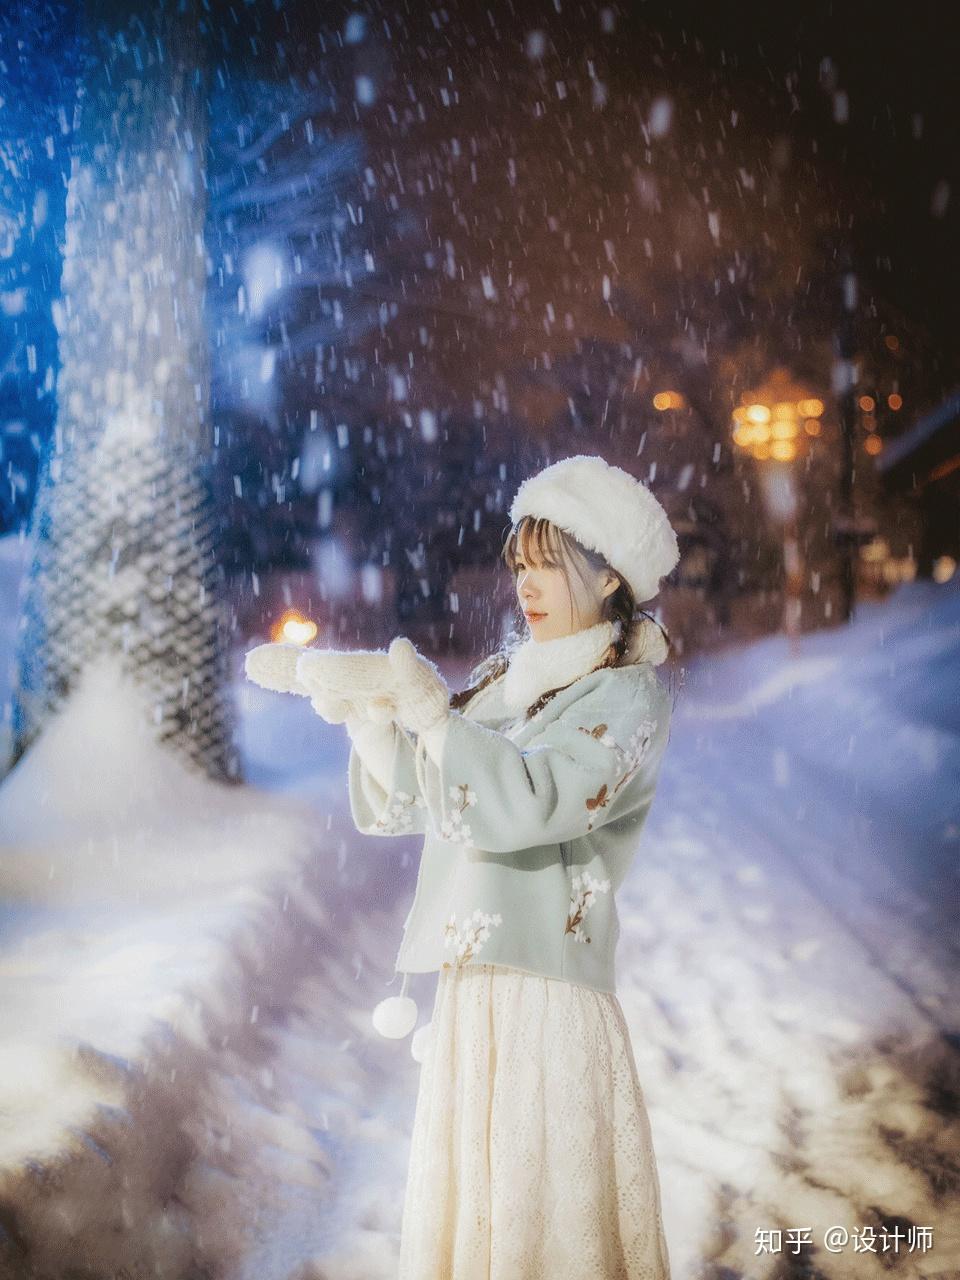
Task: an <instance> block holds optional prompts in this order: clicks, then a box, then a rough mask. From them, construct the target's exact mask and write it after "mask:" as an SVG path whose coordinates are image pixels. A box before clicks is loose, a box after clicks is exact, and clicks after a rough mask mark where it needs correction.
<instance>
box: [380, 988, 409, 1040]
mask: <svg viewBox="0 0 960 1280" xmlns="http://www.w3.org/2000/svg"><path fill="white" fill-rule="evenodd" d="M372 1017H373V1025H374V1028H375V1029H376V1030H377V1031H379V1032H380V1034H381V1035H382V1036H386V1037H387V1038H388V1039H389V1040H402V1039H403V1037H404V1036H408V1035H409V1034H410V1032H411V1031H412V1030H413V1028H414V1027H415V1026H416V1025H417V1003H416V1001H415V1000H411V999H410V997H409V996H387V998H386V1000H381V1001H380V1003H379V1004H378V1005H377V1007H376V1008H375V1009H374V1011H373V1015H372Z"/></svg>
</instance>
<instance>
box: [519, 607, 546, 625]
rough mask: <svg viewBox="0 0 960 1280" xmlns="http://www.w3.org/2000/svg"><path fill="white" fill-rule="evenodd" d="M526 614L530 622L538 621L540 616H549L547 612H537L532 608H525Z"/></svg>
mask: <svg viewBox="0 0 960 1280" xmlns="http://www.w3.org/2000/svg"><path fill="white" fill-rule="evenodd" d="M524 614H525V615H526V618H527V621H528V622H536V621H537V619H538V618H545V617H546V616H547V615H546V614H545V613H536V612H535V611H534V610H532V609H524Z"/></svg>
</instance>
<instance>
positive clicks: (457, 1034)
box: [398, 964, 670, 1280]
mask: <svg viewBox="0 0 960 1280" xmlns="http://www.w3.org/2000/svg"><path fill="white" fill-rule="evenodd" d="M432 1021H433V1026H432V1033H433V1034H432V1044H431V1047H430V1049H429V1051H428V1052H427V1054H426V1057H425V1059H424V1062H423V1064H422V1066H421V1068H420V1088H419V1093H418V1096H417V1106H416V1114H415V1118H414V1124H413V1136H412V1144H411V1151H410V1165H409V1173H408V1178H407V1188H406V1196H405V1200H404V1206H403V1221H402V1228H401V1243H400V1270H399V1273H398V1280H669V1275H670V1265H669V1259H668V1256H667V1247H666V1241H665V1239H664V1236H663V1227H662V1221H661V1216H660V1214H661V1210H660V1184H659V1178H658V1175H657V1168H656V1161H655V1157H654V1151H653V1145H652V1142H651V1136H650V1125H649V1122H648V1119H647V1112H646V1107H645V1105H644V1100H643V1093H642V1090H641V1087H640V1082H639V1080H638V1078H637V1069H636V1063H635V1060H634V1056H633V1049H632V1047H631V1044H630V1034H629V1031H628V1029H627V1025H626V1022H625V1020H624V1016H623V1010H622V1009H621V1007H620V1002H619V1000H618V999H617V997H616V996H614V995H610V994H607V993H605V992H601V991H594V990H593V989H592V988H589V987H582V986H575V985H573V984H571V983H568V982H562V981H559V980H557V979H553V978H544V977H540V976H538V975H536V974H530V973H524V972H521V971H520V970H517V969H509V968H506V967H502V966H496V965H483V964H470V965H464V966H461V967H459V968H458V967H453V968H449V969H441V970H440V976H439V979H438V983H437V993H436V999H435V1003H434V1010H433V1019H432Z"/></svg>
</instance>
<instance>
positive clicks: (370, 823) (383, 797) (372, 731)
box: [346, 717, 426, 836]
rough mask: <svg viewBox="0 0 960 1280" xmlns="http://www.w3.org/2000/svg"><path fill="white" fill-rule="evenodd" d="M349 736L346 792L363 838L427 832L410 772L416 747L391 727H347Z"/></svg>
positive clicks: (353, 722) (363, 722) (360, 721)
mask: <svg viewBox="0 0 960 1280" xmlns="http://www.w3.org/2000/svg"><path fill="white" fill-rule="evenodd" d="M346 726H347V732H348V733H349V734H350V762H349V764H348V766H347V786H348V792H349V798H350V813H351V817H352V818H353V822H354V825H355V826H356V828H357V830H358V831H360V832H362V833H363V834H364V835H374V836H395V835H409V834H413V833H417V832H419V833H421V834H423V833H424V832H425V831H426V809H425V806H424V802H423V797H422V796H421V794H420V787H419V783H418V781H417V775H416V769H415V766H414V746H413V743H412V742H411V740H410V738H409V736H408V735H407V734H406V733H405V732H404V730H403V729H401V727H400V726H399V725H398V724H397V723H396V722H395V721H390V722H389V723H388V724H376V723H374V722H373V721H371V720H367V719H365V718H361V717H350V718H349V719H348V720H347V721H346Z"/></svg>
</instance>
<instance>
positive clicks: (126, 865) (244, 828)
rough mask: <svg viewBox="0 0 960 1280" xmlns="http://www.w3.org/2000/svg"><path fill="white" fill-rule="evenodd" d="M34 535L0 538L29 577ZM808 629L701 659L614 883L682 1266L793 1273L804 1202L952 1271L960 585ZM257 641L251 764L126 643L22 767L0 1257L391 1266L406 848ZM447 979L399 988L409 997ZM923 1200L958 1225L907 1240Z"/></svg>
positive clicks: (405, 1104) (403, 1112)
mask: <svg viewBox="0 0 960 1280" xmlns="http://www.w3.org/2000/svg"><path fill="white" fill-rule="evenodd" d="M21 561H22V556H21V551H20V548H18V547H17V545H16V543H15V540H14V539H10V538H8V539H3V540H0V597H2V598H3V599H4V600H10V599H12V598H13V596H14V595H15V591H16V582H17V576H18V574H19V572H20V568H21ZM7 625H9V624H7ZM12 640H13V637H12V632H10V631H8V632H6V633H5V634H0V662H2V664H3V667H4V669H6V667H7V656H8V654H9V652H10V649H11V646H12ZM801 647H802V653H801V656H800V657H799V658H797V659H791V658H790V657H789V655H788V653H787V650H786V646H785V643H784V642H783V641H782V640H781V639H780V638H779V637H773V638H770V639H767V640H764V641H762V642H759V643H754V644H751V645H749V646H745V647H742V648H739V649H736V650H732V651H730V652H728V653H726V654H724V655H721V656H711V657H709V658H703V659H699V660H696V661H693V662H691V663H689V664H687V666H686V670H685V673H684V675H685V679H684V685H683V687H682V689H681V691H680V695H679V699H678V702H677V707H676V712H675V719H674V725H673V730H672V736H671V743H670V747H669V749H668V752H667V758H666V763H665V765H664V771H663V774H662V779H661V786H660V791H659V793H658V796H657V800H656V802H655V804H654V807H653V809H652V811H651V815H650V819H649V822H648V825H647V827H646V830H645V832H644V835H643V839H642V842H641V845H640V849H639V851H638V855H637V859H636V863H635V866H634V869H633V872H632V874H631V876H630V878H629V879H628V881H627V883H626V884H625V885H624V886H623V889H622V890H621V894H620V896H619V899H618V901H619V906H620V914H621V927H622V933H621V942H620V951H619V963H618V972H619V979H618V980H619V994H620V1000H621V1003H622V1004H623V1007H624V1011H625V1014H626V1016H627V1020H628V1022H629V1025H630V1028H631V1034H632V1038H633V1044H634V1050H635V1054H636V1058H637V1064H638V1069H639V1072H640V1077H641V1081H642V1083H643V1087H644V1093H645V1096H646V1099H647V1106H648V1110H649V1113H650V1119H651V1125H652V1128H653V1134H654V1142H655V1145H656V1149H657V1154H658V1161H659V1166H660V1175H661V1183H662V1189H663V1202H664V1212H665V1224H666V1231H667V1236H668V1240H669V1243H670V1249H671V1257H672V1262H673V1271H674V1277H675V1280H685V1278H686V1277H691V1278H692V1277H694V1276H697V1275H699V1274H709V1275H710V1276H712V1277H717V1278H719V1277H721V1276H722V1277H729V1280H733V1278H734V1277H738V1276H749V1277H751V1280H753V1278H754V1277H756V1278H757V1280H761V1278H763V1277H768V1276H770V1277H772V1276H774V1275H776V1276H777V1277H783V1276H787V1275H792V1274H796V1275H799V1274H801V1268H800V1263H801V1261H805V1259H806V1258H807V1256H808V1255H809V1249H805V1250H804V1258H803V1259H798V1258H796V1257H794V1256H793V1254H792V1251H791V1250H792V1246H791V1244H790V1242H789V1239H788V1230H789V1229H790V1228H811V1229H812V1237H813V1240H814V1241H815V1242H816V1245H817V1247H816V1251H815V1253H814V1254H813V1256H812V1264H813V1267H812V1268H810V1269H807V1270H805V1271H803V1272H802V1273H803V1274H805V1275H815V1274H818V1275H821V1276H826V1277H837V1278H838V1280H840V1278H844V1280H845V1278H846V1277H875V1276H876V1277H879V1276H880V1275H886V1274H887V1273H888V1272H889V1271H890V1270H893V1271H894V1273H895V1274H898V1275H902V1276H927V1277H940V1280H945V1278H946V1277H948V1276H949V1277H956V1276H958V1275H960V1222H958V1217H960V1215H958V1214H957V1212H956V1205H957V1201H958V1192H960V1159H958V1156H957V1151H958V1149H960V1142H958V1130H960V1125H958V1120H957V1116H958V1114H960V1109H958V1104H960V1016H958V1015H960V1009H958V995H957V984H956V974H957V968H958V965H957V960H958V949H960V943H958V933H957V922H958V917H960V910H958V899H960V893H958V890H960V874H958V871H960V858H958V855H960V799H958V796H960V787H958V785H957V784H958V781H960V698H958V693H960V584H958V583H957V582H956V581H954V582H953V583H949V584H946V585H944V586H934V585H932V584H921V583H915V584H909V585H906V586H904V587H901V588H900V589H899V590H898V592H897V593H896V594H895V595H894V596H893V597H891V598H890V599H889V600H887V601H886V602H884V603H883V604H880V605H869V606H863V607H862V608H861V609H860V611H859V613H858V617H857V620H856V622H855V623H854V625H853V626H851V627H850V628H846V629H842V630H840V629H838V630H833V631H830V632H822V633H819V634H817V635H810V636H805V637H803V641H802V646H801ZM239 656H240V655H239V654H238V655H237V657H238V666H237V670H238V680H237V687H236V705H237V710H238V716H239V723H240V732H241V745H242V751H243V757H244V761H245V768H246V773H247V778H248V785H247V786H244V787H234V788H231V787H221V786H216V785H214V784H211V783H205V782H202V781H198V780H197V779H196V778H194V777H193V776H192V775H189V774H187V773H186V772H183V771H182V770H181V769H180V766H179V765H178V763H177V762H176V761H175V760H174V759H172V758H171V757H169V755H168V753H167V752H166V751H164V750H162V749H160V748H158V747H157V746H155V745H153V744H152V742H151V741H150V739H149V736H148V735H146V734H144V732H143V729H142V725H143V723H144V720H143V719H142V712H141V711H140V709H139V707H138V705H137V700H136V695H135V694H134V692H133V691H132V690H127V689H126V688H125V687H124V685H123V683H122V682H121V681H119V680H118V678H117V676H116V673H114V672H112V671H111V670H110V668H109V666H106V667H104V668H103V669H102V670H100V671H96V670H94V671H91V672H90V673H89V676H90V678H89V680H88V682H87V684H86V686H85V687H84V688H82V689H80V690H78V693H77V696H76V697H75V698H74V699H73V700H72V701H71V703H70V704H69V706H68V708H67V709H66V710H65V712H64V714H62V715H61V716H60V717H59V719H58V720H57V721H56V722H55V723H53V724H51V725H50V727H49V731H48V732H47V733H46V734H45V735H44V737H43V738H42V739H41V741H40V742H39V743H38V744H37V745H36V747H35V749H34V750H33V751H32V752H31V753H30V754H29V755H28V756H27V757H26V758H25V759H24V760H23V761H21V763H20V764H19V765H18V766H17V768H16V769H15V770H14V771H13V772H12V773H11V774H10V775H9V777H8V778H7V779H6V780H5V781H4V782H3V783H2V784H0V1008H2V1010H3V1013H4V1017H3V1020H2V1026H0V1275H2V1276H6V1275H10V1276H21V1275H25V1274H29V1270H28V1263H29V1264H31V1265H32V1266H33V1267H35V1268H36V1269H37V1271H38V1273H41V1272H42V1273H43V1274H45V1275H49V1276H51V1277H53V1276H61V1275H63V1276H66V1275H67V1274H70V1273H71V1271H72V1273H73V1274H78V1273H80V1271H81V1270H82V1269H83V1268H86V1269H87V1270H86V1271H84V1274H90V1275H101V1274H103V1275H107V1274H109V1275H113V1274H119V1273H121V1270H122V1269H123V1268H126V1271H127V1273H129V1274H137V1275H139V1274H151V1275H156V1276H158V1277H182V1276H188V1275H190V1276H195V1275H202V1274H210V1275H212V1274H216V1275H218V1276H225V1277H231V1280H232V1278H236V1280H380V1278H381V1277H382V1278H383V1280H386V1278H387V1277H393V1276H394V1275H395V1273H396V1256H397V1247H398V1233H399V1223H400V1211H401V1206H402V1197H403V1187H404V1180H405V1173H406V1159H407V1154H408V1150H409V1132H410V1127H411V1125H412V1120H413V1110H414V1104H415V1099H416V1087H417V1076H418V1072H419V1066H418V1064H417V1063H416V1062H415V1061H414V1060H413V1058H412V1057H411V1055H410V1052H409V1048H408V1045H409V1041H408V1040H404V1041H399V1042H391V1041H386V1040H383V1039H382V1038H381V1037H379V1036H378V1035H377V1034H376V1033H375V1032H374V1031H373V1030H372V1028H371V1026H370V1021H369V1016H370V1010H371V1009H372V1007H373V1005H375V1004H376V1003H377V1001H378V1000H379V999H381V998H382V997H383V996H384V995H386V994H390V993H392V992H395V991H396V990H397V989H398V984H396V983H394V984H392V985H388V983H390V980H391V977H392V971H393V961H394V956H395V952H396V947H397V944H398V942H399V938H400V933H401V928H402V922H403V919H404V917H405V915H406V912H407V909H408V908H409V904H410V899H411V896H412V893H413V886H414V882H415V876H416V859H417V852H418V847H417V841H416V839H415V838H405V839H398V840H377V839H373V838H365V837H362V836H359V835H358V834H357V833H356V832H355V830H354V829H353V827H352V825H351V823H350V820H349V812H348V809H347V805H346V792H345V778H344V771H345V765H346V741H345V737H344V733H343V730H342V728H340V727H331V726H327V725H325V724H323V722H321V721H320V720H318V719H317V717H316V716H314V715H313V713H312V711H311V709H310V707H309V704H307V703H306V702H305V701H303V700H301V699H296V698H291V697H281V696H279V695H270V694H267V693H265V692H263V691H262V690H259V689H256V688H254V687H253V686H250V685H248V684H246V683H245V682H244V681H242V680H241V679H240V678H239V669H240V668H239ZM466 666H467V664H460V665H459V666H457V667H456V668H453V667H450V666H447V667H446V668H445V669H446V674H447V676H448V679H450V681H451V683H452V684H456V683H457V682H458V681H460V680H461V679H462V677H463V675H464V674H465V670H466ZM434 986H435V978H434V976H433V975H417V976H416V977H415V978H414V979H413V980H412V981H411V984H410V990H411V994H412V995H414V997H415V998H416V999H417V1002H418V1004H419V1006H420V1009H421V1022H425V1021H426V1020H427V1019H428V1018H429V1016H430V1003H431V1000H432V996H433V990H434ZM911 1224H912V1225H913V1226H914V1227H929V1228H931V1229H932V1235H933V1240H932V1246H930V1247H928V1248H927V1250H926V1251H921V1250H920V1249H918V1248H917V1247H916V1246H914V1248H913V1249H912V1250H910V1249H909V1248H908V1241H907V1240H906V1239H903V1238H901V1240H900V1242H899V1247H898V1249H897V1252H896V1254H894V1245H893V1242H892V1240H888V1241H887V1242H886V1245H887V1247H886V1250H885V1251H884V1248H883V1246H884V1242H883V1240H882V1239H881V1238H880V1235H879V1233H880V1231H881V1229H882V1227H883V1226H886V1227H887V1229H888V1230H892V1228H893V1227H894V1226H896V1225H899V1227H900V1228H901V1230H902V1231H903V1232H906V1231H907V1228H908V1226H910V1225H911ZM833 1225H836V1226H838V1227H841V1228H845V1229H846V1231H847V1232H848V1233H850V1238H849V1239H848V1240H847V1242H846V1243H845V1244H844V1245H842V1247H840V1246H835V1247H837V1248H838V1251H837V1252H834V1253H831V1252H829V1251H828V1250H827V1248H825V1247H824V1244H823V1233H824V1230H825V1229H826V1228H828V1227H830V1226H833ZM870 1227H873V1228H874V1230H875V1232H876V1233H877V1236H876V1238H875V1240H874V1243H873V1245H872V1247H871V1251H863V1248H864V1246H861V1248H860V1250H858V1249H857V1248H856V1246H855V1244H854V1241H853V1238H852V1237H853V1233H854V1232H857V1231H860V1232H863V1231H865V1230H866V1229H868V1228H870ZM777 1228H779V1229H781V1230H782V1231H783V1237H782V1242H781V1252H780V1253H774V1254H768V1255H760V1256H756V1249H757V1244H756V1240H755V1235H756V1232H757V1231H758V1230H763V1229H777ZM881 1253H883V1255H884V1256H883V1257H881V1256H880V1255H881ZM791 1263H792V1264H793V1266H792V1267H791V1265H790V1264H791ZM704 1268H706V1270H704Z"/></svg>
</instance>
